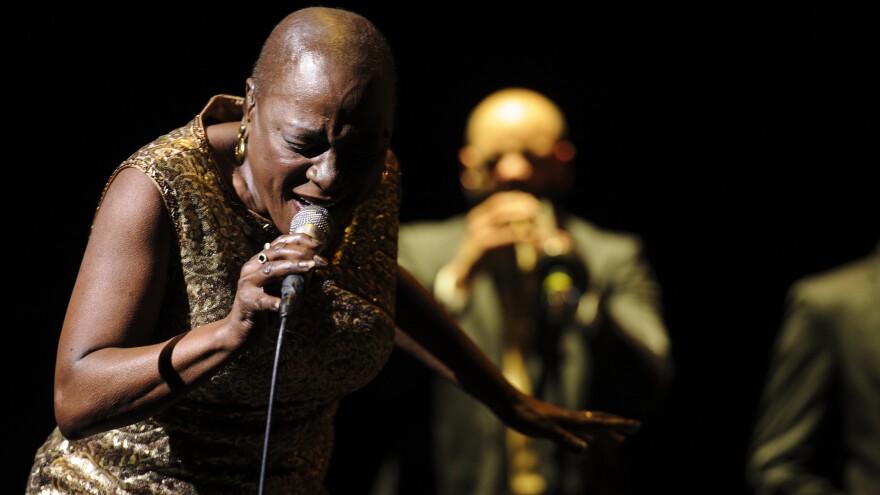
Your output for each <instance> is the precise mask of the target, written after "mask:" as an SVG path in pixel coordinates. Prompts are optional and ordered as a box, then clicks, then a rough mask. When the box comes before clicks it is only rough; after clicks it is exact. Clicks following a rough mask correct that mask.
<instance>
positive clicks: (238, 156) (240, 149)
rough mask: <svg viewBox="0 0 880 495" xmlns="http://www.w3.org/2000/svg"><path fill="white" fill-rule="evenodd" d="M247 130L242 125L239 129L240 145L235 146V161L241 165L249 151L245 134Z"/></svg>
mask: <svg viewBox="0 0 880 495" xmlns="http://www.w3.org/2000/svg"><path fill="white" fill-rule="evenodd" d="M246 130H247V126H245V125H244V124H241V125H240V126H239V127H238V143H237V144H236V145H235V161H237V162H238V164H239V165H241V164H242V162H244V153H245V151H247V141H246V140H245V139H244V132H245V131H246Z"/></svg>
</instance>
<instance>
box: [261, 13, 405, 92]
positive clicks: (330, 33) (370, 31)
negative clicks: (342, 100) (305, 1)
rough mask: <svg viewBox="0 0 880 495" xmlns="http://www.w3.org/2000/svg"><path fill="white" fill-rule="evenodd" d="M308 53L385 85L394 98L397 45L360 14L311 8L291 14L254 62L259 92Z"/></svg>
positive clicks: (323, 61) (309, 56)
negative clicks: (394, 51) (391, 42)
mask: <svg viewBox="0 0 880 495" xmlns="http://www.w3.org/2000/svg"><path fill="white" fill-rule="evenodd" d="M303 58H309V60H310V61H314V60H320V61H321V62H322V63H323V64H325V67H324V68H327V69H329V68H332V67H336V68H344V70H348V71H350V72H351V74H352V75H353V76H354V77H359V78H365V80H370V81H372V82H374V83H378V84H381V85H383V86H384V87H386V88H387V90H388V91H389V92H390V93H391V96H392V100H391V101H393V95H394V91H395V85H396V77H397V76H396V72H395V66H394V57H393V55H392V53H391V48H390V46H389V45H388V41H387V40H386V39H385V37H384V36H383V35H382V33H381V32H380V31H379V30H378V29H377V28H376V26H375V25H374V24H373V23H372V22H370V21H369V20H367V19H366V18H364V17H363V16H361V15H359V14H356V13H354V12H351V11H348V10H344V9H339V8H328V7H308V8H304V9H300V10H297V11H295V12H293V13H291V14H289V15H288V16H287V17H285V18H284V19H283V20H282V21H281V22H280V23H278V25H277V26H275V28H274V29H273V30H272V32H271V33H270V34H269V37H268V38H267V39H266V42H265V43H264V44H263V48H262V50H261V51H260V56H259V58H258V59H257V63H256V64H255V66H254V72H253V81H254V88H253V89H254V94H255V96H259V95H260V92H261V91H262V90H264V89H265V88H267V87H271V86H273V85H275V84H277V83H278V81H279V80H281V79H282V78H284V77H285V76H287V75H289V74H290V71H292V70H293V69H294V67H296V65H297V64H298V63H299V61H301V60H302V59H303Z"/></svg>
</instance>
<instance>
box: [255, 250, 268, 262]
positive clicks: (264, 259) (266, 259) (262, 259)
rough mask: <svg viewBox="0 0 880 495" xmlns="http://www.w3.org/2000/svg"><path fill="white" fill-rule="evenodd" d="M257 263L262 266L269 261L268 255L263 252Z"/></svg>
mask: <svg viewBox="0 0 880 495" xmlns="http://www.w3.org/2000/svg"><path fill="white" fill-rule="evenodd" d="M257 261H259V262H260V264H261V265H262V264H263V263H265V262H267V261H269V257H268V256H266V253H264V252H262V251H261V252H260V254H259V255H258V256H257Z"/></svg>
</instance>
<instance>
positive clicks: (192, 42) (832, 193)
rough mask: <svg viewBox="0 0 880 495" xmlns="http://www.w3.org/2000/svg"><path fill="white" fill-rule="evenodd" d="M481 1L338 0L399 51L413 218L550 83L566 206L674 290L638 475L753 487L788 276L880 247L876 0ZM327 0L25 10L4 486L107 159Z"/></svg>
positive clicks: (15, 110)
mask: <svg viewBox="0 0 880 495" xmlns="http://www.w3.org/2000/svg"><path fill="white" fill-rule="evenodd" d="M474 4H475V2H471V3H470V4H462V5H455V4H452V3H448V2H447V3H430V4H424V3H417V4H414V6H412V7H394V8H392V7H383V6H378V5H377V4H375V3H368V2H363V3H362V4H357V3H355V2H349V3H340V2H327V3H326V5H335V6H344V7H349V8H352V9H353V10H355V11H357V12H360V13H362V14H365V15H366V16H367V17H369V18H370V19H372V20H373V21H374V22H375V23H376V24H377V25H378V26H379V27H380V29H382V30H383V31H384V32H385V33H386V35H387V36H388V38H389V40H390V42H391V45H392V47H393V48H394V50H395V53H396V57H397V63H398V66H399V75H400V85H399V103H400V104H399V112H398V125H397V129H396V133H395V136H394V140H393V143H394V148H395V149H396V151H397V153H398V155H399V157H400V160H401V163H402V167H403V173H404V176H403V181H404V187H405V190H404V199H403V207H402V212H401V219H402V220H411V219H420V218H440V217H444V216H446V215H448V214H451V213H455V212H459V211H461V210H462V209H463V208H464V206H465V203H464V199H463V198H462V196H461V194H460V192H459V189H458V185H457V172H458V169H457V162H456V152H457V149H458V146H459V145H460V144H461V139H462V133H463V126H464V122H465V119H466V117H467V113H468V111H469V110H470V109H471V108H472V107H473V105H474V104H476V102H477V101H478V100H479V99H480V98H482V97H483V96H485V95H486V94H488V93H489V92H490V91H492V90H495V89H498V88H500V87H504V86H527V87H531V88H534V89H537V90H539V91H542V92H544V93H546V94H547V95H548V96H550V97H552V98H554V99H555V100H556V101H558V102H559V104H560V105H561V106H562V107H563V108H564V109H565V110H566V112H567V114H568V116H569V119H570V127H571V133H572V137H573V140H574V141H575V143H576V145H577V146H578V151H579V155H578V157H579V172H578V176H577V179H576V185H575V187H576V194H573V195H572V196H571V198H570V200H569V207H570V208H571V209H572V210H573V211H575V212H577V213H580V214H582V215H584V216H586V217H588V218H590V219H592V220H593V221H595V222H596V223H598V224H599V225H602V226H604V227H608V228H614V229H619V230H626V231H631V232H636V233H639V234H640V235H641V236H642V237H643V239H644V241H645V244H646V246H647V250H648V255H649V256H650V259H651V261H652V262H653V264H654V266H655V268H656V271H657V276H658V278H659V280H660V282H661V284H662V286H663V299H664V304H665V306H666V318H667V322H668V326H669V329H670V332H671V337H672V342H673V346H674V357H675V361H676V369H677V379H676V383H675V387H674V390H673V392H672V395H671V397H670V398H669V400H668V402H667V404H666V407H665V409H664V412H663V414H662V415H661V417H660V418H658V419H656V420H653V421H652V422H649V423H647V424H646V425H645V427H644V428H643V430H642V431H641V432H640V433H639V434H638V435H637V436H636V437H633V438H632V439H631V440H630V441H629V442H628V447H627V448H629V449H631V451H632V452H633V455H634V458H635V459H636V461H637V463H638V465H637V468H638V469H637V471H638V472H639V473H641V474H640V475H639V476H638V477H636V478H634V479H632V480H630V481H631V484H632V487H631V489H632V492H633V493H656V492H658V491H659V492H669V493H688V494H691V493H693V494H702V493H717V494H726V493H730V494H738V493H746V489H745V485H744V483H743V481H742V480H743V461H744V455H745V448H746V445H747V437H748V434H749V431H750V428H751V423H752V420H753V416H754V411H755V407H756V403H757V397H758V394H759V390H760V387H761V383H762V380H763V377H764V373H765V370H766V361H767V358H768V355H769V354H768V353H769V348H770V345H771V342H772V338H773V337H774V335H775V334H776V331H777V328H778V325H779V323H780V318H781V312H782V303H783V297H784V293H785V289H786V288H787V286H788V284H790V283H791V282H792V281H793V280H794V279H795V278H797V277H799V276H802V275H805V274H808V273H812V272H815V271H819V270H823V269H826V268H830V267H832V266H834V265H837V264H839V263H842V262H844V261H847V260H850V259H852V258H855V257H858V256H861V255H864V254H866V253H868V252H869V251H870V250H871V249H872V248H873V247H874V246H875V244H876V243H877V241H878V240H880V222H878V219H877V212H878V209H877V204H878V202H877V190H878V184H880V182H878V175H880V174H878V165H880V161H878V144H880V142H878V124H877V115H878V89H877V88H880V81H878V77H877V75H876V74H877V73H876V71H875V70H873V69H874V67H872V65H874V66H876V61H877V60H878V59H880V57H878V53H877V49H876V47H877V46H880V45H878V44H877V43H876V41H877V40H876V39H875V36H874V35H873V34H871V33H869V30H876V29H875V28H876V25H877V21H878V16H877V10H876V7H874V6H869V5H868V2H864V4H857V3H844V2H828V4H827V5H823V6H819V5H816V4H813V3H804V2H791V3H790V4H783V3H780V2H763V3H758V2H755V3H754V4H753V5H749V4H739V5H736V6H734V5H732V4H730V5H721V2H714V3H712V2H710V3H709V4H707V5H682V4H678V5H676V6H673V7H670V6H667V5H664V2H597V4H601V5H602V6H594V5H584V4H582V3H579V2H555V1H550V2H536V3H534V4H531V5H527V6H525V7H522V8H519V9H515V8H513V7H511V6H509V5H505V6H503V7H499V9H500V10H498V11H493V10H492V8H490V7H487V6H483V7H479V8H476V7H475V6H474ZM609 4H613V5H609ZM304 5H305V4H295V3H294V4H290V5H287V6H285V7H283V8H282V7H278V6H274V5H269V6H260V5H257V4H254V3H249V4H247V5H239V6H237V8H235V9H231V8H228V7H225V8H222V9H221V10H219V11H217V10H209V9H212V8H213V7H210V5H209V4H208V3H205V6H204V7H202V8H196V7H187V8H181V7H179V6H176V5H173V4H162V3H150V4H148V5H146V6H143V5H132V4H130V3H128V4H126V5H125V6H122V5H120V6H118V7H112V8H105V9H100V8H97V7H86V6H80V5H76V6H74V5H65V6H63V7H60V8H58V7H53V8H49V7H46V8H45V9H42V10H38V9H36V8H29V7H27V6H22V7H23V9H22V10H21V11H20V13H19V14H16V15H15V16H12V15H11V16H10V19H9V22H10V23H11V24H18V26H17V30H12V31H17V32H18V33H19V34H17V35H16V38H14V39H7V40H6V46H7V50H6V55H7V61H6V64H5V67H6V71H5V73H6V74H7V76H6V77H7V93H6V94H7V103H8V104H11V108H10V111H8V112H7V131H6V136H7V139H6V141H5V145H6V147H5V149H6V152H7V157H10V156H11V157H14V162H8V161H7V164H6V167H5V170H6V177H7V180H8V182H7V186H6V189H7V198H8V200H7V201H9V204H8V206H7V211H8V212H10V214H12V215H13V217H14V218H19V219H20V221H21V222H22V223H21V225H19V224H17V223H16V222H8V223H7V235H6V236H5V238H6V239H7V241H6V242H5V244H6V251H5V252H6V253H7V255H6V256H7V259H8V262H7V264H8V265H9V266H11V267H12V271H11V276H9V277H7V282H6V283H7V288H6V289H7V290H6V292H5V294H6V296H5V299H6V301H7V310H6V314H7V318H8V320H7V324H6V335H7V336H8V338H7V343H8V344H11V345H7V347H6V349H7V353H8V355H10V356H13V355H14V357H12V358H11V359H7V360H6V362H7V363H9V364H10V366H8V369H7V371H6V374H5V377H6V380H5V382H6V383H7V384H8V385H11V386H12V392H11V393H10V392H7V393H10V395H9V398H10V402H9V403H7V408H6V409H7V412H12V415H11V416H10V415H9V414H7V416H6V418H8V419H7V420H6V421H8V423H7V425H8V426H7V431H8V432H9V433H10V434H11V435H12V437H13V440H12V443H11V445H12V446H13V448H12V449H11V450H12V452H11V455H10V456H8V458H9V459H11V460H9V461H8V462H9V464H8V468H9V469H10V470H11V472H10V474H9V475H7V476H4V483H5V484H6V485H7V486H6V489H4V490H2V491H3V492H4V493H16V492H19V491H20V490H22V489H23V487H24V484H25V479H26V477H27V474H28V469H29V467H30V464H31V462H32V457H33V453H34V451H35V450H36V448H37V447H38V446H39V444H40V443H41V442H42V441H43V439H44V438H45V436H46V435H47V434H48V433H49V431H50V430H51V428H52V427H53V425H54V420H53V416H52V375H53V366H54V357H55V345H56V342H57V338H58V334H59V331H60V328H61V322H62V319H63V317H64V312H65V305H66V303H67V299H68V297H69V295H70V291H71V289H72V286H73V282H74V279H75V276H76V273H77V270H78V264H79V260H80V257H81V255H82V252H83V249H84V247H85V243H86V239H87V233H88V230H89V224H90V221H91V216H92V214H93V212H94V208H95V206H96V204H97V201H98V198H99V195H100V192H101V189H102V187H103V186H104V182H105V180H106V178H107V177H108V175H109V173H110V172H111V171H112V170H113V168H114V167H115V166H116V165H117V164H118V163H119V162H121V161H122V160H123V159H125V158H126V157H127V156H128V155H129V154H130V153H132V152H134V151H135V150H136V149H137V148H138V147H140V146H141V145H143V144H146V143H147V142H149V141H150V140H152V139H153V138H155V137H157V136H159V135H160V134H164V133H165V132H167V131H169V130H171V129H172V128H175V127H178V126H180V125H182V124H184V123H186V122H187V121H188V120H189V119H191V118H192V117H193V116H195V114H196V113H197V112H198V111H199V110H200V109H201V107H202V105H203V104H204V103H205V102H206V101H207V100H208V98H209V97H210V96H212V95H214V94H216V93H232V94H242V93H243V89H244V80H245V78H246V77H247V76H248V75H249V71H250V68H251V66H252V63H253V61H254V60H255V58H256V56H257V53H258V51H259V48H260V44H261V42H262V40H263V39H264V38H265V36H266V35H267V34H268V33H269V31H270V29H271V28H272V27H273V25H274V23H275V22H277V21H278V20H280V19H281V18H282V16H283V15H284V14H285V13H286V12H287V11H288V10H290V9H293V8H297V7H299V6H304ZM710 5H711V6H710ZM19 23H22V24H23V25H21V24H19ZM8 32H11V31H7V33H8ZM5 36H8V34H7V35H5ZM18 226H22V227H23V228H22V230H21V231H19V230H15V229H17V227H18ZM13 227H15V229H13V230H14V231H13V232H10V231H9V229H12V228H13ZM119 249H126V246H119ZM7 273H10V272H9V271H7ZM9 337H11V339H9ZM364 428H370V425H368V424H365V425H364ZM369 452H370V446H369V445H366V446H364V455H370V454H369Z"/></svg>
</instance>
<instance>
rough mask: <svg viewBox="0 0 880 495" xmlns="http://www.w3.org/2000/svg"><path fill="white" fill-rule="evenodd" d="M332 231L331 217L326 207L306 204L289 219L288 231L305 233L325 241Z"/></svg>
mask: <svg viewBox="0 0 880 495" xmlns="http://www.w3.org/2000/svg"><path fill="white" fill-rule="evenodd" d="M332 231H333V219H332V218H330V212H329V211H327V208H324V207H323V206H318V205H306V206H304V207H303V208H302V209H301V210H299V211H298V212H297V213H296V215H294V216H293V219H292V220H291V221H290V233H291V234H298V233H306V234H309V235H311V236H312V237H314V238H316V239H318V240H319V241H321V242H326V241H327V239H328V238H329V237H330V233H331V232H332Z"/></svg>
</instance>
